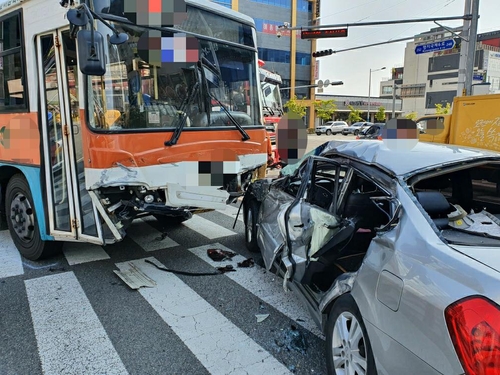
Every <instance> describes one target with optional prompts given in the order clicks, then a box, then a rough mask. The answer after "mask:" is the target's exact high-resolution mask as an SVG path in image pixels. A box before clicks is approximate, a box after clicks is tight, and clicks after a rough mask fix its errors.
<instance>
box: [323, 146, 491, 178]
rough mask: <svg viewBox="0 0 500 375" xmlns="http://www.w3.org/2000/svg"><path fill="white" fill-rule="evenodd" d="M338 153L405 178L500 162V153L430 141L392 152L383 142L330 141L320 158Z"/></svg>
mask: <svg viewBox="0 0 500 375" xmlns="http://www.w3.org/2000/svg"><path fill="white" fill-rule="evenodd" d="M336 154H338V155H340V156H344V157H348V158H351V159H356V160H359V161H361V162H364V163H367V164H371V165H375V166H378V167H380V168H382V169H384V170H386V171H387V172H390V173H391V174H393V175H396V176H401V177H402V176H405V177H409V176H411V175H415V174H417V173H418V172H419V171H423V170H425V169H429V168H431V167H442V166H443V165H445V164H454V163H460V162H463V161H466V160H472V161H474V160H476V161H481V160H491V159H496V161H499V162H500V154H498V153H495V152H490V151H486V150H480V149H475V148H469V147H461V146H453V145H445V144H438V143H427V142H418V143H417V144H416V145H415V147H414V148H413V149H411V150H391V149H389V148H388V147H387V146H386V145H385V143H384V142H383V141H378V142H373V141H366V140H356V141H330V142H328V144H327V145H326V146H325V147H324V149H323V151H322V152H321V154H320V155H321V156H325V157H329V156H335V155H336Z"/></svg>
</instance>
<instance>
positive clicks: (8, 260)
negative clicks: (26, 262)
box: [0, 230, 24, 279]
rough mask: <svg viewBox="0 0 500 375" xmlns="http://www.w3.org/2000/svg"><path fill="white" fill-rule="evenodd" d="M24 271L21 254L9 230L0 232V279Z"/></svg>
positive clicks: (20, 273)
mask: <svg viewBox="0 0 500 375" xmlns="http://www.w3.org/2000/svg"><path fill="white" fill-rule="evenodd" d="M23 273H24V268H23V261H22V259H21V255H20V254H19V251H18V250H17V248H16V245H14V241H12V237H11V236H10V233H9V231H8V230H5V231H1V232H0V279H2V278H4V277H11V276H18V275H22V274H23Z"/></svg>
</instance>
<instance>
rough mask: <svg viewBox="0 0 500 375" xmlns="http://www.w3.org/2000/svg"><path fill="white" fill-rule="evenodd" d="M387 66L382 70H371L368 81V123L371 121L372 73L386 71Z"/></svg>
mask: <svg viewBox="0 0 500 375" xmlns="http://www.w3.org/2000/svg"><path fill="white" fill-rule="evenodd" d="M384 69H385V66H384V67H382V68H380V69H375V70H372V69H370V79H369V81H368V116H367V121H368V122H369V121H370V101H371V100H370V99H371V94H372V72H378V71H379V70H384Z"/></svg>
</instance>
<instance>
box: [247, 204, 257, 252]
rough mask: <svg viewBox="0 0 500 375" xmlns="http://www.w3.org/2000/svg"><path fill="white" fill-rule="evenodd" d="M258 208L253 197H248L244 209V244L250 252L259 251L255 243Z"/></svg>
mask: <svg viewBox="0 0 500 375" xmlns="http://www.w3.org/2000/svg"><path fill="white" fill-rule="evenodd" d="M259 209H260V206H259V202H257V200H255V199H250V200H249V201H248V206H247V207H246V210H245V245H246V247H247V249H248V251H250V252H252V253H258V252H259V251H260V250H259V245H258V244H257V218H258V217H259Z"/></svg>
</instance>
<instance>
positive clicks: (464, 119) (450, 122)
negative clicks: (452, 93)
mask: <svg viewBox="0 0 500 375" xmlns="http://www.w3.org/2000/svg"><path fill="white" fill-rule="evenodd" d="M451 108H452V111H451V114H447V115H441V114H435V115H427V116H423V117H421V118H419V119H418V120H417V121H416V122H417V125H418V127H419V128H420V129H421V134H420V141H424V142H436V143H447V144H452V145H460V146H468V147H475V148H482V149H487V150H492V151H497V152H500V94H490V95H474V96H460V97H455V98H454V99H453V106H452V107H451ZM422 131H423V133H422Z"/></svg>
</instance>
